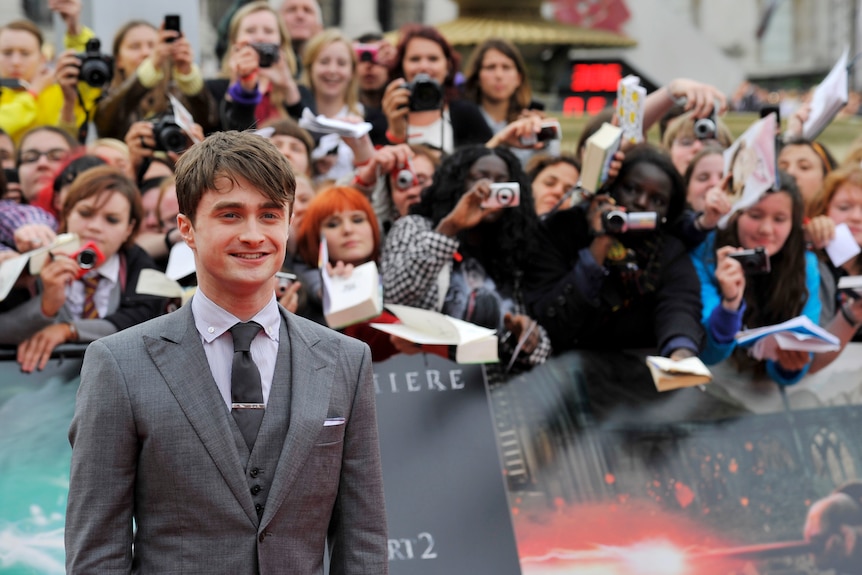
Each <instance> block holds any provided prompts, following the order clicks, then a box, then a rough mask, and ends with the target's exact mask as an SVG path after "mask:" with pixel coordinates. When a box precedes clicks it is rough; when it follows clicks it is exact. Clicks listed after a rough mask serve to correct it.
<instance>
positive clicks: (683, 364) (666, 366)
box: [646, 355, 712, 377]
mask: <svg viewBox="0 0 862 575" xmlns="http://www.w3.org/2000/svg"><path fill="white" fill-rule="evenodd" d="M646 361H647V363H650V364H652V365H653V366H655V367H657V368H658V369H660V370H661V371H663V372H665V373H678V374H691V375H703V376H707V377H711V376H712V374H711V373H710V372H709V368H707V367H706V365H704V363H703V361H701V360H700V358H699V357H697V356H692V357H687V358H685V359H681V360H678V361H675V360H673V359H671V358H669V357H663V356H659V355H648V356H647V358H646Z"/></svg>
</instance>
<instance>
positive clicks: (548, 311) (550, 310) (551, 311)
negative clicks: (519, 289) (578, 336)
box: [545, 307, 557, 317]
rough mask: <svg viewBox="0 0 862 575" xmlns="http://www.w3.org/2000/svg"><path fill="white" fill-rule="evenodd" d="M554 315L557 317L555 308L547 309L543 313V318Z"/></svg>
mask: <svg viewBox="0 0 862 575" xmlns="http://www.w3.org/2000/svg"><path fill="white" fill-rule="evenodd" d="M556 315H557V310H556V309H555V308H552V307H549V308H548V309H547V310H546V311H545V316H547V317H554V316H556Z"/></svg>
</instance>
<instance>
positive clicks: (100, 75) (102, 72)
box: [81, 59, 112, 88]
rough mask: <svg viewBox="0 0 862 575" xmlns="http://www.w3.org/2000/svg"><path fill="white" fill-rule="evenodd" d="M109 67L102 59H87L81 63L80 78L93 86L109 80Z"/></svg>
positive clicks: (99, 85) (98, 85)
mask: <svg viewBox="0 0 862 575" xmlns="http://www.w3.org/2000/svg"><path fill="white" fill-rule="evenodd" d="M111 76H112V72H111V68H110V67H109V66H108V65H107V64H106V63H105V62H104V61H102V60H97V59H88V60H85V61H84V63H83V64H82V65H81V80H83V81H84V82H86V83H87V84H89V85H90V86H92V87H94V88H99V87H102V86H104V85H105V84H107V83H108V82H110V81H111Z"/></svg>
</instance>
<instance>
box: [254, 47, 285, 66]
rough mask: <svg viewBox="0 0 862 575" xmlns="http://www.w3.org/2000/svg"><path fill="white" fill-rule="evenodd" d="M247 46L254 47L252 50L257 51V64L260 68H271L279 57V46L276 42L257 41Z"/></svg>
mask: <svg viewBox="0 0 862 575" xmlns="http://www.w3.org/2000/svg"><path fill="white" fill-rule="evenodd" d="M249 46H251V47H252V48H254V51H255V52H257V58H258V64H257V65H258V66H260V67H261V68H271V67H272V65H273V64H275V63H276V62H278V59H279V58H280V57H281V46H279V45H278V44H268V43H265V42H258V43H254V44H249Z"/></svg>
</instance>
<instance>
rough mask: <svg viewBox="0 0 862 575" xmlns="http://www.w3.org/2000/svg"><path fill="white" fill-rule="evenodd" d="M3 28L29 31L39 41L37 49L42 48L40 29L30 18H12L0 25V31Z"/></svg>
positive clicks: (43, 39)
mask: <svg viewBox="0 0 862 575" xmlns="http://www.w3.org/2000/svg"><path fill="white" fill-rule="evenodd" d="M3 30H18V31H20V32H29V33H30V34H32V35H33V36H35V37H36V41H37V42H39V49H40V50H41V49H42V45H43V44H44V43H45V38H44V36H42V30H40V29H39V27H38V26H37V25H36V24H35V23H34V22H32V21H30V20H13V21H12V22H9V23H8V24H4V25H3V26H2V27H0V32H2V31H3Z"/></svg>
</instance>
